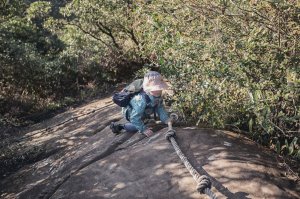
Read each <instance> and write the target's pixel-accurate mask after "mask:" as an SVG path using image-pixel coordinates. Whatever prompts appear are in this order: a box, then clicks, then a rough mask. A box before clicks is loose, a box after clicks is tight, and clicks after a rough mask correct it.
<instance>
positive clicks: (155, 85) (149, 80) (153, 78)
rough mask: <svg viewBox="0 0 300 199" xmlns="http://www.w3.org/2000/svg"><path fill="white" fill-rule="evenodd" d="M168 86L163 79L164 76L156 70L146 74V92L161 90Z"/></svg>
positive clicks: (144, 84)
mask: <svg viewBox="0 0 300 199" xmlns="http://www.w3.org/2000/svg"><path fill="white" fill-rule="evenodd" d="M166 88H168V85H167V84H166V82H164V80H163V79H162V76H161V75H160V74H159V73H158V72H156V71H149V72H148V73H147V74H146V75H145V76H144V81H143V89H144V91H146V92H150V91H159V90H164V89H166Z"/></svg>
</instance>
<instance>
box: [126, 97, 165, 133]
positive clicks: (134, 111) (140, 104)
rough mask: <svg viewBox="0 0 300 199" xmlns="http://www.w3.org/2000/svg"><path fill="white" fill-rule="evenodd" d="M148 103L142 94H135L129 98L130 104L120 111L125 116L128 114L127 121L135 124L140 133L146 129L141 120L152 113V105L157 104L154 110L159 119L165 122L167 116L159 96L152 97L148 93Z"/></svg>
mask: <svg viewBox="0 0 300 199" xmlns="http://www.w3.org/2000/svg"><path fill="white" fill-rule="evenodd" d="M148 96H149V98H150V103H149V104H147V101H146V98H145V96H144V95H143V94H140V93H139V94H137V95H135V96H134V97H133V98H132V99H131V100H130V106H127V107H126V108H123V109H122V113H123V115H124V116H125V118H126V114H128V115H127V116H128V118H129V121H130V122H131V123H132V124H133V125H134V126H136V128H137V129H138V130H139V132H140V133H143V132H144V130H146V127H145V125H144V122H143V120H144V119H145V118H147V117H149V116H150V115H151V114H153V107H154V106H155V105H156V104H157V106H156V108H155V111H156V113H157V115H158V117H159V119H160V120H161V121H162V122H163V123H165V124H167V122H168V120H169V116H168V114H167V112H166V110H165V108H164V105H163V99H162V98H161V97H154V96H152V95H150V94H148Z"/></svg>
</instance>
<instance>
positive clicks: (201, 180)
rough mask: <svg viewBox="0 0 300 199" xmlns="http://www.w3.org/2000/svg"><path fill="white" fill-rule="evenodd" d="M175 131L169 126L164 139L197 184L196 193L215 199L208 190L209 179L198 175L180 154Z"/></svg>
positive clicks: (209, 186)
mask: <svg viewBox="0 0 300 199" xmlns="http://www.w3.org/2000/svg"><path fill="white" fill-rule="evenodd" d="M175 136H176V134H175V130H173V129H172V127H171V125H169V130H168V132H167V134H166V139H167V140H168V141H169V142H171V144H172V145H173V148H174V149H175V151H176V153H177V155H178V156H179V158H180V159H181V161H182V162H183V163H184V166H185V167H186V168H187V169H188V171H189V172H190V174H191V175H192V176H193V178H194V180H195V181H196V182H197V187H196V189H197V191H198V192H199V193H201V194H206V195H208V196H209V197H210V198H211V199H217V197H216V196H215V194H214V193H213V192H212V191H211V190H210V189H211V182H210V179H209V178H208V177H207V176H206V175H202V176H200V174H199V173H198V172H197V171H196V170H195V169H194V168H193V166H192V165H191V164H190V162H189V161H188V159H187V157H185V155H184V154H183V153H182V151H181V149H180V148H179V146H178V144H177V142H176V140H175V138H174V137H175Z"/></svg>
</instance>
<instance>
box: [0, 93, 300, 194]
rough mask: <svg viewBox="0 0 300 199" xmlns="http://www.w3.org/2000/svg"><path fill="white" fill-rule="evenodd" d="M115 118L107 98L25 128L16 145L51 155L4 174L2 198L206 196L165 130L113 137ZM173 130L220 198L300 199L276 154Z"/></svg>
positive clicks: (222, 137) (222, 135)
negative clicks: (200, 191)
mask: <svg viewBox="0 0 300 199" xmlns="http://www.w3.org/2000/svg"><path fill="white" fill-rule="evenodd" d="M111 121H119V122H120V123H122V122H124V120H122V116H121V114H120V108H119V107H117V106H115V105H113V104H112V103H111V99H110V98H105V99H101V100H95V101H93V102H91V103H89V104H87V105H83V106H81V107H78V108H75V109H72V110H69V111H66V112H64V113H61V114H59V115H57V116H55V117H53V118H51V119H49V120H47V121H44V122H41V123H39V124H36V125H33V126H31V127H30V128H26V129H24V132H23V135H24V136H23V137H22V138H21V139H19V140H18V141H17V142H16V143H15V144H16V145H18V146H22V147H23V149H24V150H26V149H27V148H30V147H32V146H35V147H40V148H43V149H44V150H45V151H51V153H47V154H48V155H47V156H43V158H40V159H38V160H37V161H35V162H34V163H30V164H27V165H26V166H23V167H21V168H20V169H18V170H17V171H14V172H13V173H11V174H10V175H5V176H2V178H1V180H0V196H1V198H5V199H6V198H7V199H8V198H26V199H27V198H30V199H31V198H53V199H54V198H57V199H58V198H74V199H75V198H98V199H99V198H103V199H104V198H116V199H117V198H119V199H126V198H128V199H129V198H145V199H146V198H148V199H150V198H153V199H159V198H162V199H165V198H172V199H173V198H175V199H176V198H178V199H179V198H187V199H194V198H195V199H196V198H208V197H207V196H206V195H203V194H199V193H198V192H197V190H196V186H197V184H196V182H195V181H194V179H193V178H192V176H191V175H190V173H189V172H188V170H187V169H186V168H185V166H184V165H183V163H182V162H181V160H180V159H179V157H178V156H177V154H176V152H175V150H174V148H173V147H172V145H171V144H170V142H168V141H166V139H165V133H166V131H167V128H166V126H164V128H162V129H161V130H158V131H157V132H156V134H155V135H154V136H153V137H151V138H144V137H142V136H141V135H139V134H126V133H123V134H121V135H118V136H115V135H114V134H112V133H111V131H110V129H109V127H108V126H109V124H110V122H111ZM175 129H176V135H177V136H176V141H177V143H178V145H179V146H180V148H181V150H182V152H183V153H184V154H185V156H186V157H187V158H188V160H189V161H190V163H191V164H192V165H193V166H194V168H195V169H196V170H197V171H198V172H199V173H200V174H201V175H206V176H208V177H209V178H210V180H211V182H212V185H213V186H212V189H211V190H212V191H213V192H214V193H215V194H216V195H217V196H218V198H237V199H250V198H251V199H263V198H266V199H273V198H274V199H275V198H276V199H282V198H295V199H296V198H300V186H299V185H300V184H299V182H295V181H293V180H292V179H291V178H287V177H286V175H285V172H286V170H285V169H284V168H282V167H280V165H279V164H278V162H277V161H276V158H275V154H274V153H272V152H271V151H269V150H267V149H265V148H263V147H261V146H259V145H257V144H255V143H254V142H252V141H251V140H249V139H247V138H245V137H243V136H242V135H237V134H235V133H232V132H228V131H221V130H213V129H198V128H194V127H186V128H179V127H178V128H175ZM21 151H22V150H21Z"/></svg>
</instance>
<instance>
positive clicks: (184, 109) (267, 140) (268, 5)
mask: <svg viewBox="0 0 300 199" xmlns="http://www.w3.org/2000/svg"><path fill="white" fill-rule="evenodd" d="M171 2H172V3H170V2H165V1H153V2H152V3H151V4H143V6H138V7H137V8H136V13H137V14H138V15H139V16H138V18H139V19H140V20H143V21H144V22H145V23H144V24H143V25H141V26H139V28H140V29H138V30H137V32H139V33H140V34H139V37H140V39H142V40H144V43H145V46H144V49H145V50H144V53H145V55H147V54H150V53H152V54H155V56H152V57H155V60H153V62H154V63H156V64H157V65H160V66H161V70H162V71H163V72H164V73H165V75H167V76H168V77H169V78H170V80H171V81H172V82H173V85H174V89H175V91H176V95H175V97H174V98H175V106H176V107H177V108H178V110H179V111H180V112H181V113H182V114H183V116H184V117H185V118H186V119H187V120H191V121H194V122H195V123H196V124H207V125H210V126H214V127H219V128H229V127H231V128H234V129H236V130H240V131H241V130H242V131H247V132H248V133H249V135H250V136H252V137H253V138H254V139H255V140H257V141H259V142H261V143H262V144H265V145H269V146H271V147H272V148H274V149H275V150H277V151H278V152H279V153H283V154H289V155H295V156H297V155H298V157H300V150H299V141H298V137H299V133H300V122H299V121H300V115H299V113H300V108H299V105H300V99H299V91H300V84H299V83H300V82H299V77H300V76H299V75H300V74H299V69H300V68H299V61H300V51H299V49H300V48H299V47H300V45H299V41H300V40H299V35H300V26H299V22H300V18H299V11H300V4H299V3H296V5H295V1H184V2H182V1H171Z"/></svg>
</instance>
